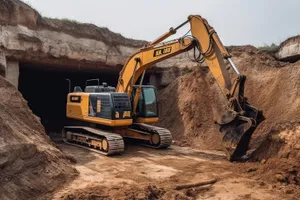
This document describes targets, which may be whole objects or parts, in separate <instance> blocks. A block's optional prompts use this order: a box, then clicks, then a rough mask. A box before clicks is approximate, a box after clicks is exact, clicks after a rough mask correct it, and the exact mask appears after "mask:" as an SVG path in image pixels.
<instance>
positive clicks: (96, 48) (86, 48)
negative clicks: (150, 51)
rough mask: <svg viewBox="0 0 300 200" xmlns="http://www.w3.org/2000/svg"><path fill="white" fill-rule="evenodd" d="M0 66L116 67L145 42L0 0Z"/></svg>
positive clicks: (15, 2) (13, 2)
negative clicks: (15, 63) (7, 61)
mask: <svg viewBox="0 0 300 200" xmlns="http://www.w3.org/2000/svg"><path fill="white" fill-rule="evenodd" d="M0 13H1V14H0V27H1V29H0V31H1V34H0V51H1V52H2V53H1V56H0V58H1V59H0V65H2V69H3V68H5V65H4V64H2V63H5V62H2V60H4V58H3V57H6V58H7V59H13V60H18V61H30V62H35V63H46V64H55V65H62V66H73V67H74V66H76V67H77V66H81V67H83V66H84V67H87V68H88V67H91V68H97V67H112V68H113V67H116V66H119V65H122V64H123V63H124V62H125V60H126V58H127V57H128V56H129V55H130V54H131V53H132V52H133V51H134V50H136V49H137V48H139V47H141V46H143V45H144V44H145V43H146V42H145V41H140V40H133V39H127V38H125V37H123V36H122V35H120V34H117V33H113V32H111V31H110V30H108V29H107V28H99V27H97V26H95V25H93V24H80V23H76V22H71V21H68V20H57V19H49V18H43V17H41V15H40V14H39V13H38V12H37V11H36V10H34V9H32V8H31V7H30V6H28V5H27V4H25V3H23V2H21V1H18V0H0Z"/></svg>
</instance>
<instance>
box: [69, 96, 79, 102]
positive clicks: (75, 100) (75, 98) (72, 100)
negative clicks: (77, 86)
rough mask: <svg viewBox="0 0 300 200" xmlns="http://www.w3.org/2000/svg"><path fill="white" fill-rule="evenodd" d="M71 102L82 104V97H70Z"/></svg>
mask: <svg viewBox="0 0 300 200" xmlns="http://www.w3.org/2000/svg"><path fill="white" fill-rule="evenodd" d="M70 102H73V103H80V102H81V96H73V95H72V96H70Z"/></svg>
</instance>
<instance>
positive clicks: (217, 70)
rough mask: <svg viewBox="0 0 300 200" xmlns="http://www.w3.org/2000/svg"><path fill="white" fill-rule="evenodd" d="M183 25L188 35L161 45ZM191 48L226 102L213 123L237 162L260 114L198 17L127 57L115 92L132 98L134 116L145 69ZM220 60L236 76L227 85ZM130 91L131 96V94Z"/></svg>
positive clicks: (214, 35)
mask: <svg viewBox="0 0 300 200" xmlns="http://www.w3.org/2000/svg"><path fill="white" fill-rule="evenodd" d="M187 23H189V24H190V27H191V29H190V30H191V33H192V35H191V36H184V37H182V38H179V39H177V40H173V41H169V42H163V41H164V40H165V39H167V38H168V37H170V36H171V35H173V34H175V33H176V31H177V30H178V29H179V28H181V27H182V26H184V25H185V24H187ZM192 48H194V50H198V52H199V55H198V56H196V55H195V54H194V61H196V62H203V61H205V62H206V63H207V65H208V67H209V69H210V71H211V73H212V75H213V76H214V78H215V79H216V81H217V83H218V85H219V87H220V89H221V91H222V93H223V94H224V96H225V97H226V98H227V100H228V111H227V113H226V114H224V115H222V116H216V117H215V118H216V120H215V124H216V126H217V127H218V129H219V131H220V133H221V134H222V136H223V147H224V149H225V152H226V155H227V157H228V159H229V160H240V159H242V158H243V156H244V155H245V154H246V152H247V150H248V144H249V141H250V138H251V135H252V133H253V132H254V130H255V128H256V127H257V126H258V124H259V123H260V122H261V121H262V120H263V119H264V118H263V115H262V111H260V110H258V109H257V108H255V107H254V106H251V105H250V104H249V103H248V101H247V98H245V97H244V83H245V80H246V77H245V76H244V75H241V74H240V72H239V71H238V69H237V68H236V67H235V65H234V64H233V62H232V60H231V59H230V58H231V55H230V54H229V52H228V51H227V50H226V48H225V47H224V45H223V44H222V42H221V40H220V38H219V37H218V35H217V33H216V31H215V30H214V29H213V28H212V27H211V26H210V25H209V24H208V22H207V20H206V19H204V18H202V17H201V16H199V15H191V16H189V17H188V20H187V21H185V22H183V23H182V24H180V25H179V26H178V27H176V28H171V29H170V30H169V31H168V32H166V33H165V34H163V35H162V36H160V37H158V38H157V39H156V40H154V41H153V42H150V43H148V44H147V45H146V46H145V47H143V48H141V49H139V50H138V51H137V52H135V53H134V54H133V55H132V56H130V58H129V59H128V60H127V61H126V63H125V65H124V67H123V69H122V71H121V72H120V77H119V80H118V85H117V88H116V90H117V92H120V93H127V94H128V95H129V97H132V98H133V99H132V102H133V103H132V105H133V108H132V110H133V115H135V114H136V108H137V105H138V101H139V96H140V94H141V83H142V81H143V77H144V73H145V71H146V69H147V68H149V67H151V66H153V65H155V64H156V63H158V62H160V61H163V60H165V59H168V58H170V57H173V56H176V55H178V54H181V53H184V52H187V51H189V50H191V49H192ZM224 60H227V61H228V63H229V64H230V65H231V66H232V68H233V70H234V71H235V72H236V74H237V78H236V79H235V80H234V81H233V82H231V79H230V76H229V73H228V71H227V69H226V64H225V62H224ZM140 77H141V80H140V87H136V86H135V85H136V82H137V81H138V79H139V78H140ZM134 87H135V88H134ZM134 89H135V95H132V93H133V90H134Z"/></svg>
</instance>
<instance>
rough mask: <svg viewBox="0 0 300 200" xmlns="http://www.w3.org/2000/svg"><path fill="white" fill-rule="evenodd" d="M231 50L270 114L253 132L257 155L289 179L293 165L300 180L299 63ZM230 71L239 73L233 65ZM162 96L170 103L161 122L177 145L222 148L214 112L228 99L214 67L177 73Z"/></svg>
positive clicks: (248, 89)
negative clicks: (217, 80) (221, 87)
mask: <svg viewBox="0 0 300 200" xmlns="http://www.w3.org/2000/svg"><path fill="white" fill-rule="evenodd" d="M229 50H230V52H231V53H232V55H233V61H234V62H235V64H236V66H237V67H238V69H239V70H240V71H241V72H242V74H244V75H246V76H247V81H246V85H245V96H246V97H247V98H248V99H249V102H250V104H252V105H253V106H256V107H257V108H259V109H262V110H263V111H264V116H265V117H266V120H265V121H263V122H262V123H261V125H260V126H259V127H258V128H257V130H256V131H255V133H254V135H253V137H252V141H251V147H252V148H257V151H256V152H255V154H254V160H255V161H261V160H263V159H266V160H268V159H269V160H270V161H267V162H266V164H265V165H264V167H265V168H263V169H265V170H266V171H268V172H270V173H272V174H277V173H279V172H280V173H281V174H283V176H284V177H287V178H285V179H290V171H291V169H288V168H286V166H290V167H291V168H292V169H296V171H293V170H292V177H294V178H292V179H293V180H294V181H287V182H292V183H296V184H298V183H299V164H298V163H299V160H300V156H299V154H300V153H299V145H300V140H299V137H300V131H299V122H300V112H299V110H300V99H299V94H300V79H299V77H300V62H297V63H293V64H289V63H283V62H279V61H277V60H276V59H275V58H274V57H273V56H272V55H270V54H268V53H265V52H260V51H258V50H257V49H256V48H255V47H252V46H242V47H230V48H229ZM230 74H231V76H232V77H234V75H233V72H232V70H230ZM160 100H161V104H163V105H168V107H166V106H165V107H163V108H161V110H162V112H161V114H162V119H161V122H160V125H161V126H164V127H167V128H169V129H170V130H171V132H172V133H173V135H174V138H175V140H176V141H177V143H178V144H186V145H190V146H192V147H201V148H208V149H220V136H219V135H218V132H217V131H216V129H215V128H214V126H213V114H214V113H215V112H216V111H215V110H222V109H224V105H226V101H225V99H224V98H223V97H222V95H221V93H220V90H219V88H218V86H217V84H216V83H215V81H214V80H213V79H212V77H211V75H210V73H209V72H207V71H205V70H203V69H202V70H201V69H200V70H198V71H196V72H193V73H191V74H187V75H185V76H183V77H180V78H178V79H177V80H176V81H174V82H173V83H172V84H170V85H169V86H168V87H167V88H165V89H164V90H163V91H162V92H161V94H160ZM275 163H279V165H277V164H275ZM284 163H289V164H284ZM281 164H282V165H281ZM280 166H282V167H280ZM297 167H298V168H297ZM271 168H272V169H273V170H271ZM263 169H262V170H263ZM269 175H270V174H269ZM273 177H274V176H273Z"/></svg>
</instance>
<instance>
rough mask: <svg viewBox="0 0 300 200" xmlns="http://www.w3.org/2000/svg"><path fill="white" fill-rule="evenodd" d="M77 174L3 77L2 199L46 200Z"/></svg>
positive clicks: (0, 95) (0, 115)
mask: <svg viewBox="0 0 300 200" xmlns="http://www.w3.org/2000/svg"><path fill="white" fill-rule="evenodd" d="M76 174H77V172H76V170H75V169H74V168H72V167H71V165H70V161H69V159H68V158H67V157H64V155H63V154H62V152H61V151H60V150H58V149H57V148H56V147H55V145H54V144H53V143H52V142H51V141H50V139H49V138H48V137H47V135H46V133H45V131H44V128H43V126H42V125H41V124H40V122H39V119H38V118H37V117H36V116H35V115H34V114H33V113H32V111H31V110H30V109H29V108H28V106H27V102H26V101H25V100H24V99H23V97H22V95H21V94H20V93H19V92H18V91H17V89H16V88H15V87H14V86H13V85H11V84H10V83H8V82H7V81H6V80H5V79H3V78H2V77H1V76H0V199H33V198H34V197H35V198H44V197H45V195H46V194H47V195H48V196H49V194H50V195H51V193H52V192H53V191H54V190H55V189H57V188H58V187H59V186H60V185H62V184H64V183H66V182H68V181H70V180H72V179H73V178H74V177H75V176H76ZM49 198H50V197H49Z"/></svg>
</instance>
